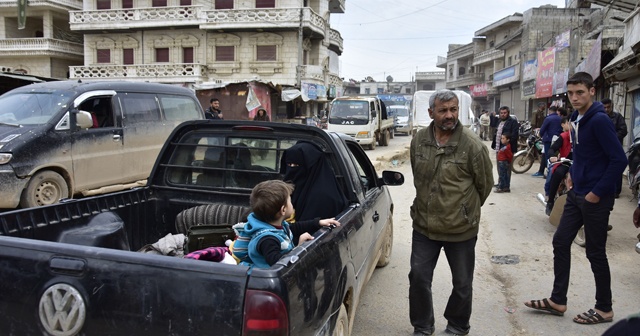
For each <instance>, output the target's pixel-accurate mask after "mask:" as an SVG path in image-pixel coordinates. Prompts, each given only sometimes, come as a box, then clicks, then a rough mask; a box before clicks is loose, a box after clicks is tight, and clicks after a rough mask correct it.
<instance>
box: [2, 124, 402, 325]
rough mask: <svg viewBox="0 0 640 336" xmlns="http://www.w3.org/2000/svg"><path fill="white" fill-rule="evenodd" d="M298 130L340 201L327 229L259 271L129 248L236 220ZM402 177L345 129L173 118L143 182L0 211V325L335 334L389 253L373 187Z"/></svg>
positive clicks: (387, 201)
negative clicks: (317, 154) (328, 170)
mask: <svg viewBox="0 0 640 336" xmlns="http://www.w3.org/2000/svg"><path fill="white" fill-rule="evenodd" d="M300 140H305V141H311V142H313V143H315V144H317V145H318V146H319V147H320V148H322V150H323V152H324V155H325V156H326V157H327V158H328V159H329V161H330V162H331V165H332V169H333V171H334V173H335V176H336V177H337V180H338V182H339V185H340V188H341V190H342V192H343V193H344V195H345V197H346V198H347V199H348V201H349V206H348V207H347V208H346V209H344V211H342V212H341V213H340V214H339V215H338V216H337V219H338V220H339V221H340V222H341V224H342V225H341V226H339V227H335V228H323V229H321V230H319V231H318V232H316V233H315V234H314V237H315V239H314V240H312V241H308V242H305V243H304V244H303V245H301V246H299V247H296V248H294V249H293V250H292V251H291V252H290V253H288V254H286V255H285V256H283V258H282V259H281V260H280V261H279V262H278V263H277V264H275V265H274V266H272V267H271V268H269V269H257V268H253V269H250V268H248V267H245V266H240V265H230V264H224V263H216V262H208V261H202V260H191V259H184V258H178V257H171V256H163V255H154V254H148V253H141V252H138V251H139V250H140V249H141V248H143V247H144V246H145V245H147V244H149V243H154V242H156V241H158V240H159V239H161V238H163V237H165V236H166V235H167V234H169V233H171V234H180V233H185V232H183V231H184V228H185V227H186V226H187V225H198V224H203V223H205V224H216V223H236V222H239V221H240V220H241V217H240V216H241V215H240V214H243V213H244V214H245V215H246V211H247V210H248V209H249V195H250V193H251V188H252V187H253V186H254V185H255V184H257V183H259V182H260V181H264V180H268V179H278V178H282V176H281V175H280V174H279V173H278V171H279V168H280V157H281V155H282V152H283V150H285V149H287V148H289V147H291V146H292V145H294V144H295V143H296V142H298V141H300ZM403 182H404V177H403V176H402V174H400V173H397V172H391V171H384V172H383V173H382V177H379V176H378V174H377V173H376V171H375V169H374V167H373V165H372V164H371V162H370V160H369V159H368V157H367V156H366V154H365V153H364V151H363V150H362V148H361V147H360V145H358V143H357V142H356V141H355V140H353V139H352V138H349V137H347V136H345V135H341V134H336V133H332V132H326V131H324V130H321V129H319V128H314V127H309V126H303V125H292V124H280V123H268V122H233V121H218V120H216V121H206V120H198V121H188V122H185V123H183V124H181V125H180V126H178V127H177V128H176V129H175V130H174V131H173V133H172V134H171V136H170V137H169V139H168V140H167V142H166V143H165V145H164V147H163V148H162V150H161V152H160V154H159V156H158V158H157V160H156V163H155V166H154V168H153V171H152V172H151V175H150V177H149V179H148V182H147V185H146V186H145V187H141V188H136V189H132V190H127V191H121V192H117V193H113V194H107V195H101V196H96V197H89V198H83V199H76V200H67V201H63V202H62V203H59V204H54V205H50V206H44V207H38V208H30V209H23V210H16V211H10V212H4V213H1V214H0V279H2V280H0V326H1V327H0V329H1V330H2V331H1V334H3V335H64V336H66V335H205V334H206V335H225V336H226V335H349V334H350V331H351V328H352V323H353V320H354V315H355V312H356V307H357V306H358V301H359V296H360V293H361V292H362V289H363V286H364V285H365V283H366V282H367V280H368V278H369V277H370V276H371V274H372V272H373V270H374V269H375V268H376V267H381V266H385V265H386V264H388V263H389V259H390V256H391V248H392V244H393V224H392V216H393V210H394V205H393V202H392V200H391V197H390V194H389V191H388V190H387V187H386V185H401V184H402V183H403ZM321 201H322V200H318V202H321ZM185 212H186V213H187V214H186V215H185ZM179 222H180V223H179ZM187 222H191V223H187Z"/></svg>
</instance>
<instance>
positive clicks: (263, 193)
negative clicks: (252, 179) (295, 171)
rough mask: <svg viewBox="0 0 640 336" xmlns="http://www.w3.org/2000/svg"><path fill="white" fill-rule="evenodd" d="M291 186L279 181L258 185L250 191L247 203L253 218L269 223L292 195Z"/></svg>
mask: <svg viewBox="0 0 640 336" xmlns="http://www.w3.org/2000/svg"><path fill="white" fill-rule="evenodd" d="M293 189H294V186H293V184H290V183H287V182H284V181H281V180H268V181H264V182H260V183H258V184H257V185H256V186H255V187H253V190H252V191H251V197H250V199H249V202H250V204H251V210H252V211H253V214H254V216H256V218H258V219H259V220H261V221H263V222H271V221H273V220H275V219H277V218H278V217H277V216H276V214H277V213H278V211H280V209H281V208H282V207H283V206H286V205H287V200H288V198H289V196H291V193H293Z"/></svg>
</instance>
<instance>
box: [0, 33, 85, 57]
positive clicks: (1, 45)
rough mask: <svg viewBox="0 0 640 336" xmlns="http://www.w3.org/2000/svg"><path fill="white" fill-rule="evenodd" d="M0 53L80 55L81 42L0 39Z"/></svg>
mask: <svg viewBox="0 0 640 336" xmlns="http://www.w3.org/2000/svg"><path fill="white" fill-rule="evenodd" d="M0 55H2V56H39V55H40V56H54V55H58V56H66V57H69V56H72V57H75V58H77V57H82V55H84V49H83V46H82V44H80V43H75V42H69V41H64V40H58V39H52V38H45V37H28V38H9V39H0Z"/></svg>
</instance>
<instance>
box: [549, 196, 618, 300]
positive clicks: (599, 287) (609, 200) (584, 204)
mask: <svg viewBox="0 0 640 336" xmlns="http://www.w3.org/2000/svg"><path fill="white" fill-rule="evenodd" d="M614 201H615V199H614V196H613V195H608V196H604V197H601V198H600V202H598V203H589V202H588V201H586V200H585V197H584V195H576V193H575V192H574V191H573V190H570V191H569V193H568V194H567V203H566V204H565V206H564V212H563V214H562V218H561V219H560V225H558V229H557V230H556V233H555V234H554V235H553V271H554V275H555V279H554V281H553V292H552V293H551V301H553V302H555V303H557V304H559V305H566V304H567V292H568V290H569V273H570V269H571V244H572V243H573V240H574V239H575V237H576V235H577V234H578V230H580V228H581V227H582V226H583V225H584V235H585V237H584V238H585V242H586V246H585V248H586V253H587V259H589V262H590V263H591V271H592V272H593V277H594V278H595V283H596V305H595V308H596V309H599V310H601V311H603V312H610V311H611V310H612V308H611V272H610V270H609V261H608V260H607V226H608V225H609V215H610V213H611V210H613V204H614Z"/></svg>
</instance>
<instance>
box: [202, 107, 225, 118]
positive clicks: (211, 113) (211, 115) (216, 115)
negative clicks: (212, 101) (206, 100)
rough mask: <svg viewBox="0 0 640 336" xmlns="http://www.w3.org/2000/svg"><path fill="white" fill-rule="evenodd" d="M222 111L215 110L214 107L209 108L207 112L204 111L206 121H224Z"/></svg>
mask: <svg viewBox="0 0 640 336" xmlns="http://www.w3.org/2000/svg"><path fill="white" fill-rule="evenodd" d="M220 112H222V111H220V110H214V109H213V108H212V107H209V108H208V109H207V110H206V111H204V116H205V118H206V119H222V118H220Z"/></svg>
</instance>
